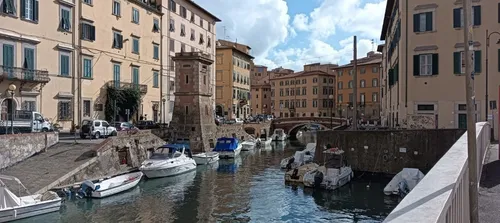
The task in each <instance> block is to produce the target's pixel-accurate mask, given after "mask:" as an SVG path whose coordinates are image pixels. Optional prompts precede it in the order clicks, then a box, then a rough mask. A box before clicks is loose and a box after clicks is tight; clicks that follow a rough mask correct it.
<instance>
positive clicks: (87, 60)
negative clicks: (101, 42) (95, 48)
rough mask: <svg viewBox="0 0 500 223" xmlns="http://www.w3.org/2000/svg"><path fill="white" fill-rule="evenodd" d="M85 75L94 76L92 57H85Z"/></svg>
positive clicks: (85, 76) (87, 76)
mask: <svg viewBox="0 0 500 223" xmlns="http://www.w3.org/2000/svg"><path fill="white" fill-rule="evenodd" d="M83 77H84V78H92V58H89V57H84V58H83Z"/></svg>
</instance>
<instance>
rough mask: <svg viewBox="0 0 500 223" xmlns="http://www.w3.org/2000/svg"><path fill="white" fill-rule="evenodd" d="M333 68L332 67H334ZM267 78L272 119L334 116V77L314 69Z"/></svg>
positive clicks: (306, 68) (306, 67)
mask: <svg viewBox="0 0 500 223" xmlns="http://www.w3.org/2000/svg"><path fill="white" fill-rule="evenodd" d="M335 66H336V65H335ZM309 68H310V67H308V66H307V65H306V66H304V71H302V72H297V73H292V74H279V75H276V74H275V75H274V77H272V78H271V87H272V89H271V95H272V105H271V107H272V109H273V110H272V111H273V115H274V116H275V117H283V118H287V117H330V116H335V77H334V75H333V74H332V73H327V72H324V71H321V70H318V69H309Z"/></svg>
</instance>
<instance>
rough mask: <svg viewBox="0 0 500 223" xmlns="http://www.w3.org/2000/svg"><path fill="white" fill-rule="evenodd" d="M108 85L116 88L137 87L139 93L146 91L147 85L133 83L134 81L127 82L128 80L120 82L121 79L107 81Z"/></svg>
mask: <svg viewBox="0 0 500 223" xmlns="http://www.w3.org/2000/svg"><path fill="white" fill-rule="evenodd" d="M108 86H109V87H114V88H117V89H124V88H134V89H138V90H139V92H141V94H146V93H148V85H145V84H134V83H128V82H121V81H109V82H108Z"/></svg>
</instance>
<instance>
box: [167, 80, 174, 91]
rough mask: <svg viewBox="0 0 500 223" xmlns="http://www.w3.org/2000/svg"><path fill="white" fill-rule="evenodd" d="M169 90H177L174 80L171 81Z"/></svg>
mask: <svg viewBox="0 0 500 223" xmlns="http://www.w3.org/2000/svg"><path fill="white" fill-rule="evenodd" d="M168 90H169V91H174V90H175V82H174V81H170V86H169V89H168Z"/></svg>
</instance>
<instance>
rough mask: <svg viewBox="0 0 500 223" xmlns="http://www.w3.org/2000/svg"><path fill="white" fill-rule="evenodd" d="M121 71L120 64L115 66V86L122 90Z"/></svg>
mask: <svg viewBox="0 0 500 223" xmlns="http://www.w3.org/2000/svg"><path fill="white" fill-rule="evenodd" d="M120 71H121V67H120V64H119V63H114V64H113V81H114V84H115V88H120Z"/></svg>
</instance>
